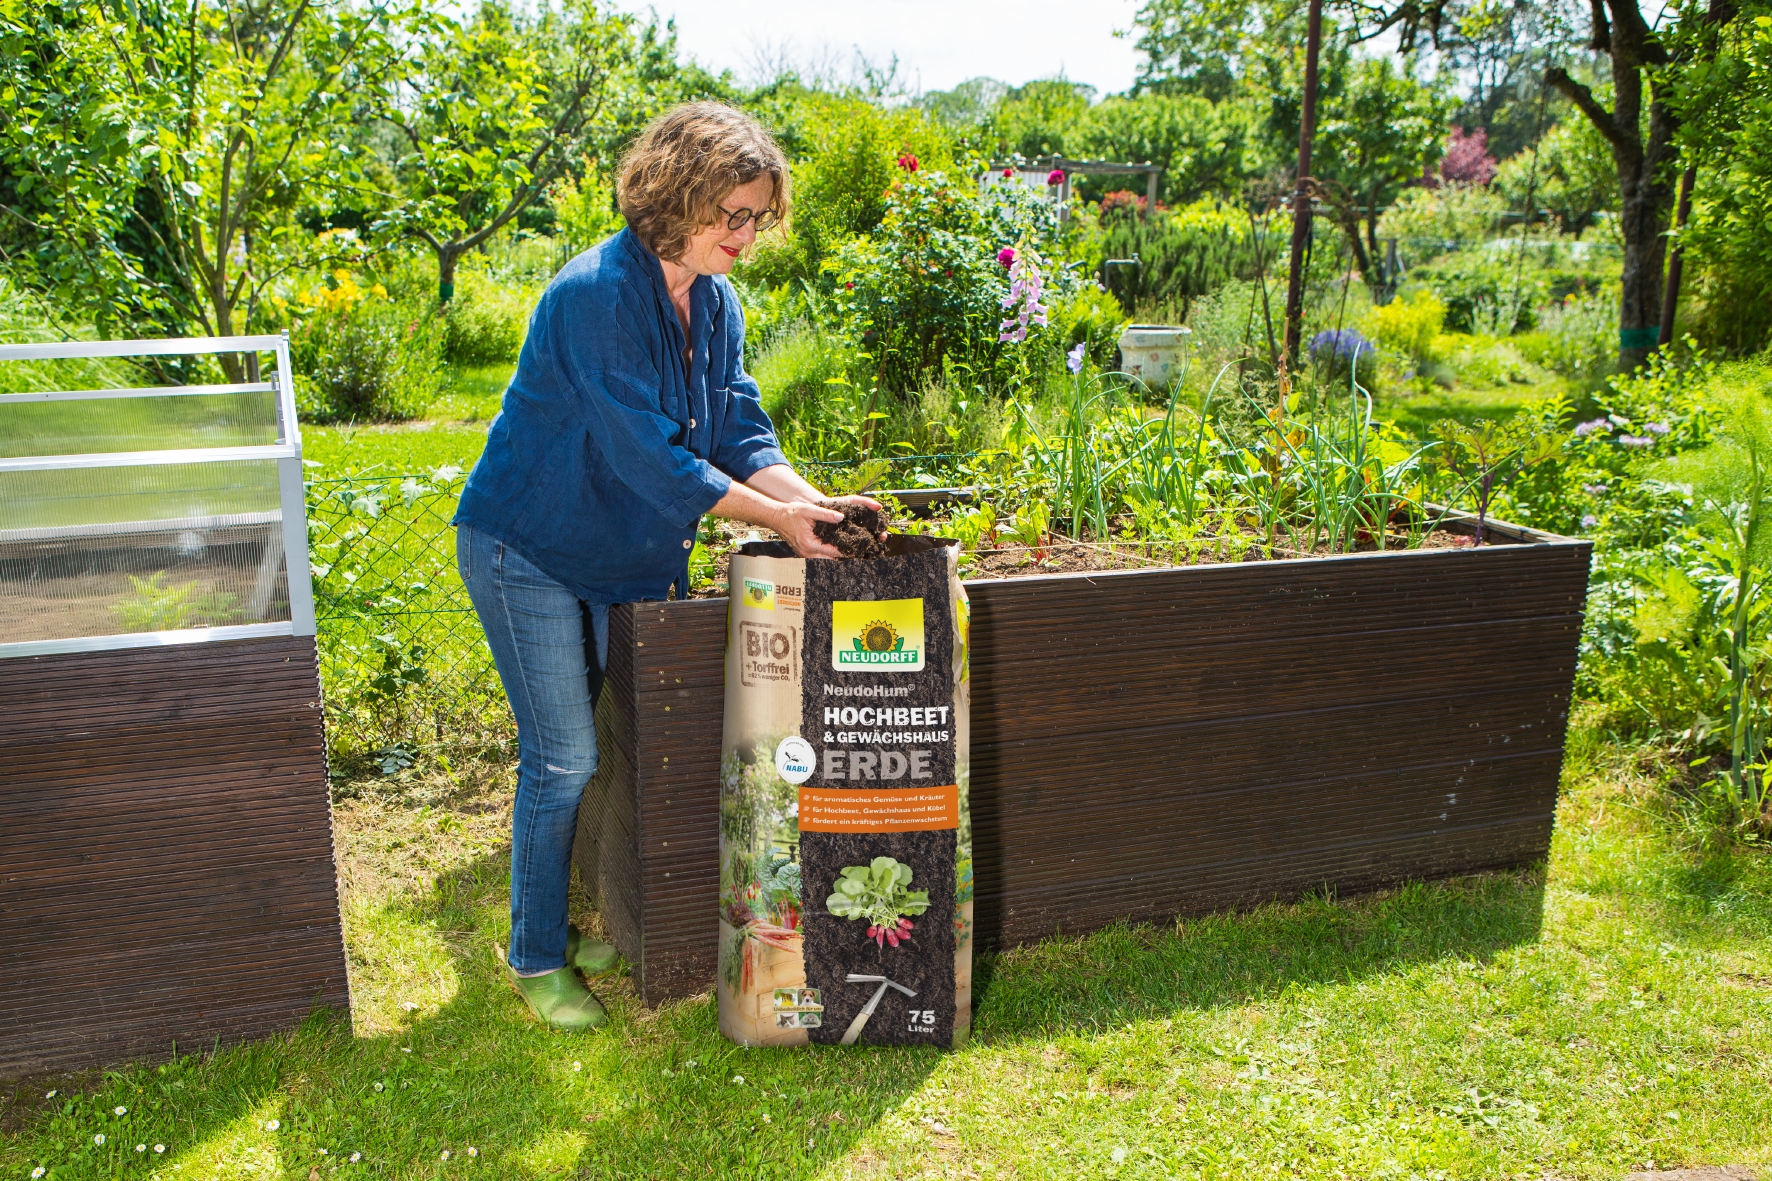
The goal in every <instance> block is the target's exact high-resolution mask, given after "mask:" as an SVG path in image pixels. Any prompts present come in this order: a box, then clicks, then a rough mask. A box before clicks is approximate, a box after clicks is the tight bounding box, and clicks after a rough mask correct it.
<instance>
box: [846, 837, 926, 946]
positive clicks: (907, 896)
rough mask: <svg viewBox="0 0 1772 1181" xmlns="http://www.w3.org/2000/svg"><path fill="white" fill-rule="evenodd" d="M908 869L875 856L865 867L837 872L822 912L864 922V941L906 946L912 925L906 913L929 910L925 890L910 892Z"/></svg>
mask: <svg viewBox="0 0 1772 1181" xmlns="http://www.w3.org/2000/svg"><path fill="white" fill-rule="evenodd" d="M910 884H911V867H910V866H908V865H905V864H903V863H901V862H899V861H897V860H895V859H894V858H891V857H876V858H874V859H873V861H872V862H870V863H869V864H867V865H851V866H848V867H847V868H845V869H842V870H840V871H838V874H837V882H836V887H837V889H836V893H834V894H832V895H831V896H830V897H829V898H827V899H825V903H824V904H825V909H826V910H828V911H830V912H831V913H832V914H834V915H836V916H837V917H838V918H843V919H866V920H867V921H868V938H869V939H872V940H873V941H874V943H875V944H876V945H878V946H881V947H884V946H885V945H886V944H887V943H888V942H890V943H891V944H892V946H894V947H897V946H898V945H899V944H900V943H909V942H910V939H911V934H910V933H911V928H912V926H914V924H913V923H912V922H911V921H910V920H909V919H907V918H905V917H903V916H905V915H907V914H922V913H923V912H924V911H926V910H928V909H929V891H927V890H912V889H910V888H909V887H910Z"/></svg>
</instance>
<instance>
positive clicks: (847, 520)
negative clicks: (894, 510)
mask: <svg viewBox="0 0 1772 1181" xmlns="http://www.w3.org/2000/svg"><path fill="white" fill-rule="evenodd" d="M826 507H827V508H834V509H839V510H841V512H842V513H843V519H842V520H841V521H814V522H813V523H812V533H813V536H815V537H817V538H818V539H819V540H820V541H822V542H824V543H825V544H826V545H834V546H836V547H837V552H838V553H839V554H841V555H843V556H844V557H845V558H883V557H885V556H886V543H885V542H883V541H881V540H880V534H882V533H884V532H886V526H887V525H888V524H889V522H888V521H887V519H886V514H885V513H883V512H881V511H880V510H879V509H877V508H869V507H868V506H867V505H865V504H844V505H836V504H831V505H827V506H826Z"/></svg>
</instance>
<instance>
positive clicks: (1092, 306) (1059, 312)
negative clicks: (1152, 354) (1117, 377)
mask: <svg viewBox="0 0 1772 1181" xmlns="http://www.w3.org/2000/svg"><path fill="white" fill-rule="evenodd" d="M1050 320H1051V323H1052V327H1053V329H1054V330H1055V333H1056V336H1057V339H1058V343H1059V344H1060V346H1061V347H1062V348H1064V349H1065V351H1067V352H1068V351H1069V350H1071V349H1073V348H1075V347H1076V346H1077V345H1079V344H1082V345H1087V346H1088V353H1089V359H1090V360H1091V361H1093V362H1095V365H1096V367H1097V368H1098V369H1110V368H1112V367H1113V360H1114V349H1115V348H1116V347H1118V345H1119V342H1120V329H1121V328H1122V327H1123V326H1124V325H1125V324H1126V322H1127V321H1126V314H1125V312H1123V311H1122V310H1121V308H1120V302H1119V301H1118V300H1116V299H1115V298H1114V297H1113V296H1111V295H1109V294H1108V293H1107V292H1106V291H1104V290H1102V289H1101V287H1099V286H1098V285H1096V284H1094V283H1084V284H1082V285H1081V286H1080V287H1078V288H1077V292H1076V294H1075V295H1072V296H1071V297H1069V298H1068V299H1066V300H1064V301H1063V302H1062V303H1060V304H1058V305H1057V306H1056V307H1054V308H1053V309H1052V315H1051V316H1050Z"/></svg>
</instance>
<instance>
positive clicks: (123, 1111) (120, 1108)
mask: <svg viewBox="0 0 1772 1181" xmlns="http://www.w3.org/2000/svg"><path fill="white" fill-rule="evenodd" d="M116 1112H117V1114H118V1115H128V1114H129V1108H127V1107H125V1106H123V1105H122V1104H121V1103H119V1104H118V1105H117V1108H116Z"/></svg>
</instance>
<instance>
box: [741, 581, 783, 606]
mask: <svg viewBox="0 0 1772 1181" xmlns="http://www.w3.org/2000/svg"><path fill="white" fill-rule="evenodd" d="M744 605H745V606H747V607H756V608H757V609H759V610H762V611H773V610H775V584H774V583H773V582H769V581H766V580H764V579H761V578H747V579H745V580H744Z"/></svg>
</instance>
